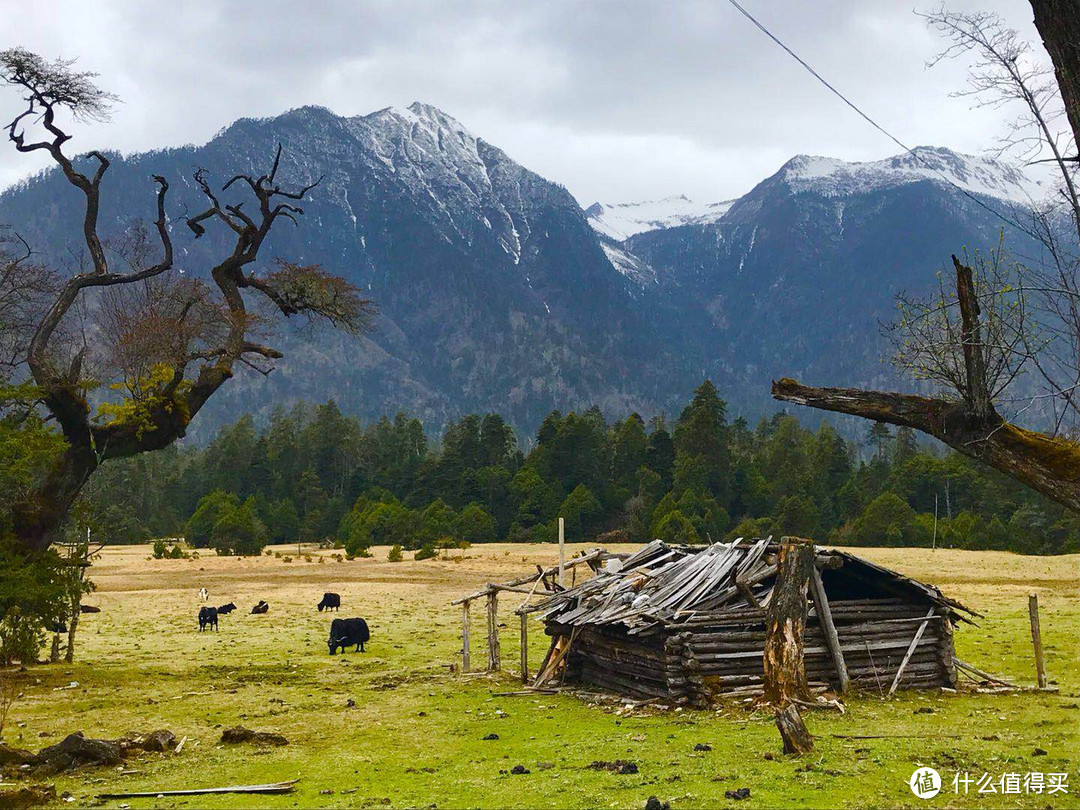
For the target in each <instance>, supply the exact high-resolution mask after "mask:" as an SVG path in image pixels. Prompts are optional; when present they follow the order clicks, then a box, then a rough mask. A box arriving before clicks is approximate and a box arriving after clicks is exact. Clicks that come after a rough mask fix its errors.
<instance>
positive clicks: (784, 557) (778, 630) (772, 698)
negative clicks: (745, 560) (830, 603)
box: [763, 537, 814, 708]
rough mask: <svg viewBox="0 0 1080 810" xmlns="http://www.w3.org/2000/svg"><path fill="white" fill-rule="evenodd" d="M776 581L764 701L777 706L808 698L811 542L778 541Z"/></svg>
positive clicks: (771, 603)
mask: <svg viewBox="0 0 1080 810" xmlns="http://www.w3.org/2000/svg"><path fill="white" fill-rule="evenodd" d="M777 566H778V567H777V571H776V583H775V585H773V593H772V598H771V599H770V600H769V610H768V613H767V615H766V622H765V654H764V662H763V664H764V676H765V683H764V691H765V701H766V702H768V703H772V704H773V705H774V706H777V707H778V708H783V707H785V706H787V705H788V704H789V703H792V702H793V701H794V700H795V699H796V698H807V697H808V695H809V691H810V689H809V686H808V685H807V683H806V666H805V662H804V661H803V630H804V629H805V627H806V592H807V589H808V587H809V582H810V579H811V572H812V571H813V568H814V544H813V543H811V542H809V541H808V540H801V539H799V538H797V537H785V538H783V540H782V541H781V545H780V554H779V558H778V560H777Z"/></svg>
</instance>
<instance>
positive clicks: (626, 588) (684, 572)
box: [528, 538, 971, 706]
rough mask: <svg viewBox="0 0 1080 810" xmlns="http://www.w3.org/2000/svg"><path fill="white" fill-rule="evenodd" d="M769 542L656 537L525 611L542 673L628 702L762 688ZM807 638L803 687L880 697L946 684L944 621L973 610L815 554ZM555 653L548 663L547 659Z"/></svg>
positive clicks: (948, 662) (841, 556) (696, 700)
mask: <svg viewBox="0 0 1080 810" xmlns="http://www.w3.org/2000/svg"><path fill="white" fill-rule="evenodd" d="M778 551H779V544H778V543H775V542H773V541H772V539H771V538H766V539H761V540H750V541H747V540H739V541H736V542H735V543H730V544H725V543H716V544H714V545H710V546H705V547H685V546H671V545H666V544H664V543H661V542H659V541H655V542H653V543H649V544H648V545H646V546H644V547H643V548H642V549H641V550H639V551H637V552H636V553H634V554H632V555H629V556H626V557H625V558H623V559H608V560H607V561H606V562H605V563H604V564H603V566H602V567H601V566H598V567H597V568H598V570H597V571H596V575H595V576H594V577H593V578H591V579H589V580H587V581H585V582H583V583H581V584H579V585H576V586H575V587H572V588H570V589H568V590H564V591H559V592H557V593H554V594H550V595H546V598H545V599H544V600H543V601H542V602H540V603H539V604H535V605H530V606H529V608H528V612H530V613H532V614H533V615H535V616H538V617H540V618H541V619H542V620H543V621H544V624H545V629H546V632H547V633H548V635H550V636H552V637H553V641H552V645H551V649H550V651H549V653H548V657H547V659H546V660H545V663H544V665H542V666H541V676H542V677H543V673H545V672H548V673H552V672H555V671H556V669H558V670H559V678H560V680H561V682H564V683H573V682H577V683H581V684H586V685H592V686H595V687H598V688H600V689H602V690H605V691H614V692H618V693H622V694H626V695H630V696H633V697H636V698H663V699H664V700H665V701H670V702H673V703H678V704H688V705H694V706H705V705H708V704H710V703H711V702H712V701H713V700H714V699H715V698H717V697H720V696H726V695H740V694H744V695H745V694H755V693H759V692H760V691H761V689H762V683H763V672H762V669H763V664H762V661H763V649H764V643H765V620H766V608H767V606H768V604H769V599H770V596H771V594H772V589H773V582H774V580H775V576H776V570H777V562H776V561H777V552H778ZM808 590H809V596H808V599H809V604H808V619H807V624H806V632H805V636H804V645H805V646H804V656H805V664H806V675H807V679H808V680H809V682H810V685H811V687H814V686H815V685H817V686H819V687H831V688H833V689H835V690H837V691H846V690H847V688H848V686H849V684H851V683H854V684H856V685H858V686H860V687H863V688H865V689H867V690H871V691H873V692H880V693H881V694H883V695H884V694H888V693H891V691H894V690H895V689H897V688H931V687H943V686H945V687H955V686H956V668H955V666H954V657H953V629H954V627H955V626H956V624H957V622H958V621H966V619H965V618H964V616H963V614H965V613H967V614H971V611H969V610H968V609H966V608H964V606H963V605H961V604H959V603H958V602H955V601H953V600H951V599H949V598H947V597H946V596H944V595H943V594H942V593H941V591H939V590H938V589H937V588H935V587H933V586H932V585H926V584H923V583H921V582H916V581H915V580H913V579H910V578H908V577H905V576H903V575H901V574H899V573H897V572H895V571H890V570H888V569H886V568H882V567H881V566H878V565H875V564H873V563H871V562H868V561H866V560H863V559H860V558H859V557H856V556H855V555H853V554H849V553H845V552H841V551H832V550H825V549H816V550H815V567H814V572H813V576H812V577H811V581H810V587H809V589H808ZM554 662H559V667H557V668H556V667H555V666H553V663H554Z"/></svg>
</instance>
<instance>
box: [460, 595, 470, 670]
mask: <svg viewBox="0 0 1080 810" xmlns="http://www.w3.org/2000/svg"><path fill="white" fill-rule="evenodd" d="M461 671H462V672H468V671H469V602H468V600H465V601H464V602H462V603H461Z"/></svg>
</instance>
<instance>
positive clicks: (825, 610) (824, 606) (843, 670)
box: [810, 565, 851, 694]
mask: <svg viewBox="0 0 1080 810" xmlns="http://www.w3.org/2000/svg"><path fill="white" fill-rule="evenodd" d="M810 586H811V587H812V588H813V592H814V607H815V609H816V612H817V617H818V624H820V625H821V631H822V633H824V634H825V643H826V644H827V645H828V647H829V655H831V656H832V660H833V666H835V667H836V677H837V680H839V682H840V693H841V694H844V693H845V692H847V690H848V685H849V684H850V682H851V679H850V678H849V677H848V671H847V663H846V662H845V661H844V652H843V650H841V649H840V636H839V635H837V633H836V625H835V624H833V618H832V608H830V607H829V598H828V597H827V596H826V595H825V585H824V583H823V582H822V581H821V572H820V571H818V569H817V565H815V566H814V567H813V569H812V573H811V578H810Z"/></svg>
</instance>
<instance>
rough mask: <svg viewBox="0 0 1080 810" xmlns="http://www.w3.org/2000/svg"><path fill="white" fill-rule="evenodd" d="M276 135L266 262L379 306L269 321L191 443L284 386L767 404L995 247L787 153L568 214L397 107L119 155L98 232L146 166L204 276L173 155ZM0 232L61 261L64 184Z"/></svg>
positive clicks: (319, 114) (39, 184) (280, 397)
mask: <svg viewBox="0 0 1080 810" xmlns="http://www.w3.org/2000/svg"><path fill="white" fill-rule="evenodd" d="M279 143H280V144H282V145H283V147H284V150H285V152H284V158H283V162H282V176H283V178H286V179H287V180H288V182H296V183H309V182H312V181H314V180H315V179H317V178H320V177H321V178H322V182H321V184H320V185H319V186H318V187H317V189H316V190H315V194H314V195H313V197H312V199H311V200H310V202H308V203H306V204H305V211H306V214H305V216H304V217H303V219H302V220H301V222H300V227H299V228H291V227H287V228H278V229H275V231H274V232H273V233H272V234H271V237H270V240H269V242H268V245H267V247H268V250H267V251H266V252H265V254H264V255H265V256H266V257H267V258H269V257H270V256H271V255H274V254H278V255H282V256H286V257H288V258H290V259H293V260H296V261H303V262H307V263H320V264H323V265H324V266H326V267H327V269H329V270H330V271H331V272H338V273H340V274H341V275H343V276H344V277H345V278H346V279H347V280H348V281H350V282H351V283H353V284H355V285H357V286H358V287H361V288H362V289H364V290H365V291H366V293H367V294H368V295H369V296H370V297H371V298H373V299H375V301H376V302H377V303H378V305H379V307H380V310H381V313H382V314H381V316H380V318H379V320H378V323H377V329H376V331H375V332H374V333H373V334H371V335H368V336H366V337H365V338H363V339H361V340H360V341H349V340H346V339H345V338H343V337H342V336H341V335H337V334H328V333H321V332H320V333H318V334H315V335H311V334H307V333H304V332H299V331H295V330H287V331H286V332H285V334H284V335H283V336H282V341H283V344H284V345H283V348H284V349H285V350H286V358H285V360H283V361H282V362H281V363H280V365H279V371H278V372H276V373H275V374H273V375H270V377H269V378H265V379H264V378H262V377H260V376H259V375H252V374H242V375H238V378H237V379H236V380H234V381H233V382H232V383H231V384H230V386H229V387H228V388H229V391H227V392H223V393H222V394H220V395H219V396H218V397H217V398H215V400H213V401H212V403H211V408H210V409H209V410H208V411H206V412H204V414H203V415H200V417H199V419H198V420H197V422H198V423H199V424H198V425H195V426H193V430H194V431H195V432H198V433H200V434H205V433H206V432H207V431H209V432H212V431H213V429H214V426H215V425H216V424H219V423H220V422H221V421H223V420H225V419H227V418H229V414H230V412H231V411H234V410H235V409H236V408H237V407H240V406H241V405H244V406H245V407H250V404H251V403H257V407H256V409H255V410H256V411H257V412H258V413H263V414H265V413H266V412H268V411H269V410H270V409H271V408H272V407H273V406H274V404H276V403H284V404H287V403H290V402H293V401H295V400H297V399H300V398H305V399H316V400H319V399H326V398H328V397H330V396H333V397H334V398H336V399H337V400H338V402H339V404H340V405H341V406H342V408H343V409H344V410H346V411H349V412H352V413H357V414H359V415H361V416H367V417H370V418H375V417H377V416H379V415H381V414H387V413H393V412H394V411H396V410H399V409H401V410H405V411H408V412H410V413H412V414H415V415H418V416H420V417H421V418H422V419H424V421H425V422H428V423H429V424H433V425H441V424H443V423H445V422H446V421H448V420H449V419H453V418H456V417H458V416H460V415H461V414H462V413H465V412H470V411H478V410H496V411H501V412H503V413H504V414H505V415H506V416H507V417H508V419H510V420H511V421H512V422H513V423H514V424H516V425H517V426H519V427H521V428H523V429H525V430H526V431H530V430H531V429H532V428H534V427H535V426H536V425H538V424H539V422H540V420H541V419H542V418H543V417H544V415H546V413H547V412H548V411H550V410H553V409H562V410H566V409H569V408H581V407H587V406H589V405H598V406H600V407H601V408H602V409H603V410H604V411H605V412H606V413H608V414H610V415H613V416H615V415H624V414H625V413H627V412H629V411H631V410H638V411H640V412H641V413H643V414H646V415H652V414H655V413H660V412H664V411H667V410H669V409H672V408H675V407H677V406H678V403H679V402H682V401H685V399H686V397H687V396H688V395H689V393H690V391H692V390H693V388H694V387H696V385H697V384H698V383H699V382H700V381H701V379H702V378H703V377H706V376H707V377H711V378H713V380H714V382H716V383H717V385H718V386H720V387H721V390H723V391H724V392H725V396H726V397H727V398H728V399H729V401H731V402H732V405H733V410H739V411H741V412H744V413H747V414H748V415H751V416H753V415H757V414H761V413H768V412H769V411H770V410H772V409H775V405H774V404H773V403H771V401H770V400H769V398H768V381H769V379H770V377H772V376H780V375H782V374H792V375H802V376H809V377H811V378H813V377H815V375H818V374H819V373H822V372H825V371H830V372H837V371H838V372H839V374H835V375H834V376H833V377H832V378H831V379H827V380H825V381H826V382H833V383H847V384H870V383H874V384H884V383H885V382H889V381H891V379H892V378H891V375H890V374H889V373H884V372H883V370H882V367H881V365H880V362H879V361H880V354H881V350H882V344H881V342H880V341H878V340H875V339H867V335H866V333H867V330H868V329H875V327H876V324H877V322H878V319H879V318H881V317H885V316H887V313H888V311H889V310H890V309H891V301H892V296H893V295H895V293H896V292H898V291H900V290H901V289H911V288H918V287H919V286H920V279H925V281H926V282H927V283H932V282H933V278H934V275H933V270H934V269H936V267H937V266H940V260H941V257H942V256H947V255H948V252H949V251H950V250H955V249H957V247H958V246H959V245H966V244H993V242H991V241H990V235H991V234H992V233H993V232H994V229H995V228H996V227H997V226H998V225H999V224H1000V223H993V222H991V221H990V219H988V217H989V214H988V213H987V212H986V211H985V210H980V209H979V208H978V206H975V205H974V204H972V203H971V201H970V200H968V199H966V198H965V197H964V195H963V194H962V193H961V192H959V191H958V190H957V189H955V188H953V187H951V186H949V185H948V184H945V183H941V182H934V181H933V179H932V178H930V177H926V176H925V171H923V170H922V169H920V168H919V167H918V166H910V165H905V164H904V163H903V162H902V161H900V162H898V163H897V162H895V161H894V162H893V163H889V162H888V161H878V162H871V163H866V164H847V163H844V162H842V161H832V160H829V159H821V158H807V157H805V156H797V157H796V158H793V159H792V161H788V162H787V163H785V164H784V166H782V167H781V168H780V170H778V171H777V172H776V173H774V174H773V175H772V176H770V177H768V178H765V179H763V180H762V181H761V182H760V183H759V184H757V185H756V186H755V187H754V188H753V189H751V190H750V191H749V192H748V193H747V194H745V195H743V196H742V197H739V198H738V199H736V200H734V201H729V202H725V203H722V204H706V205H704V206H702V205H699V204H697V203H693V202H692V201H690V200H688V199H687V198H685V197H676V198H665V199H663V200H659V201H653V202H652V203H650V204H649V206H643V205H642V204H640V203H639V204H622V205H621V206H610V205H605V204H597V205H594V206H590V208H589V209H588V210H582V208H581V206H580V205H579V204H578V203H577V201H576V200H575V199H574V198H573V196H572V195H571V194H570V192H569V191H567V190H566V188H565V187H563V186H562V185H560V184H558V183H555V182H552V181H550V180H548V179H546V178H544V177H542V176H541V175H539V174H537V173H535V172H532V171H530V170H529V169H528V168H526V167H524V166H522V165H521V164H519V163H517V162H516V161H514V160H513V159H511V158H510V157H509V156H508V155H507V154H506V153H505V152H504V151H502V150H501V149H500V148H499V147H497V146H495V145H493V144H491V143H489V142H487V141H485V140H484V139H483V138H482V137H478V136H476V135H474V134H473V133H471V132H470V131H469V130H468V129H467V128H466V127H465V126H464V125H462V124H461V123H460V122H459V121H458V120H457V119H455V118H453V117H452V116H450V115H448V114H446V113H445V112H443V111H442V110H439V109H438V108H436V107H434V106H432V105H428V104H424V103H422V102H414V103H413V104H411V105H409V107H406V108H399V107H386V108H383V109H381V110H376V111H374V112H372V113H368V114H366V115H358V116H339V115H336V114H335V113H334V112H333V111H331V110H328V109H326V108H324V107H316V106H308V107H298V108H295V109H293V110H290V111H287V112H285V113H283V114H281V115H279V116H273V117H268V118H243V119H238V120H237V121H234V122H233V123H232V124H230V125H229V126H227V127H225V128H223V129H222V130H221V131H220V132H219V133H218V134H217V135H216V136H215V137H214V138H212V139H211V140H210V141H208V142H207V143H206V144H203V145H201V146H185V147H177V148H173V149H166V150H157V151H154V152H148V153H141V154H135V155H128V156H118V158H117V159H116V160H115V161H114V164H113V167H112V168H111V169H110V172H109V174H108V175H107V179H106V186H105V188H106V189H107V191H106V194H105V197H104V199H103V207H102V219H101V221H102V227H103V229H104V230H105V231H106V232H107V233H110V234H112V235H114V236H115V235H118V234H120V233H122V232H123V231H124V230H125V229H126V228H128V227H130V225H131V223H132V220H133V216H134V215H135V214H138V215H140V216H147V215H149V213H150V208H151V202H152V188H151V186H150V184H149V182H148V177H149V175H150V174H151V173H159V174H163V175H165V176H166V177H169V178H170V180H171V181H174V184H173V189H172V190H171V192H170V195H171V196H170V203H169V205H170V208H169V216H170V228H171V229H172V232H173V235H174V240H175V241H176V243H177V255H178V265H179V266H181V267H182V268H183V269H184V270H185V271H186V272H193V273H199V272H205V267H206V266H207V262H208V261H209V259H210V257H211V256H212V255H213V252H214V251H215V250H218V251H220V250H221V249H222V248H223V246H224V245H225V243H226V242H225V239H226V235H225V234H221V233H208V234H207V237H206V238H204V239H202V240H199V241H198V242H193V241H192V240H191V239H190V234H187V233H185V231H186V229H184V228H183V227H179V226H181V225H182V221H181V217H182V216H183V213H184V211H185V210H187V211H190V210H197V208H196V207H197V206H199V205H200V204H201V202H202V201H201V199H200V197H199V193H198V190H197V189H196V188H195V187H194V186H193V185H192V183H191V182H190V173H191V169H192V167H194V166H203V167H205V168H206V169H207V170H208V171H209V172H211V174H212V176H213V177H215V178H217V180H218V182H219V183H220V181H221V179H222V178H225V177H229V176H232V175H233V174H235V173H237V172H240V171H261V170H262V169H263V168H264V165H263V164H264V163H265V162H266V161H268V159H269V158H270V157H272V154H273V151H274V149H275V148H276V146H277V144H279ZM926 153H927V157H926V158H924V159H926V160H929V159H930V157H933V158H934V159H935V160H937V161H938V162H939V163H940V164H941V165H942V166H944V167H945V168H947V169H949V170H950V171H952V172H953V173H954V174H956V173H957V172H964V173H965V177H966V180H965V177H960V179H961V180H964V181H965V182H968V183H969V184H971V185H972V187H975V185H977V184H981V186H980V187H984V188H989V189H991V190H993V189H995V188H996V189H998V190H999V191H1000V190H1001V189H1002V188H1004V186H1003V185H1002V184H1007V183H1008V182H1009V179H1010V176H1009V175H1008V174H1007V173H1004V172H996V171H992V168H993V167H992V166H991V164H989V163H985V162H979V163H969V162H964V161H961V162H960V163H957V161H956V160H955V159H954V158H953V156H955V155H957V153H953V152H950V151H949V150H942V149H932V150H926ZM972 160H979V161H981V160H982V159H976V158H972ZM852 167H855V168H852ZM860 167H861V168H860ZM868 172H871V173H873V174H875V175H876V178H871V179H874V180H875V182H869V181H868V180H867V173H868ZM957 176H958V177H959V174H957ZM939 179H940V178H939ZM1012 179H1013V180H1016V182H1017V184H1019V180H1018V179H1017V178H1012ZM878 181H880V182H878ZM886 181H887V182H886ZM995 183H997V184H998V185H996V186H995V185H994V184H995ZM672 205H674V210H672ZM612 211H614V212H615V214H617V215H618V216H620V217H621V221H620V223H619V227H618V228H616V227H613V226H612V222H613V220H612V219H610V217H611V215H612ZM605 216H607V217H609V219H608V220H607V221H606V222H605V221H604V217H605ZM0 221H3V222H6V223H9V224H11V225H13V226H15V227H16V228H17V229H19V231H20V232H21V233H23V234H24V235H25V236H27V237H28V238H29V239H30V241H31V244H33V245H34V246H35V249H36V250H38V251H39V252H40V253H41V254H42V255H43V256H44V257H46V258H47V259H51V260H53V261H58V262H59V261H63V260H64V257H65V256H68V255H71V254H70V252H69V247H70V246H71V245H75V246H77V244H78V242H77V237H78V228H77V222H78V221H79V209H78V196H77V194H75V193H73V191H72V190H71V189H70V187H68V186H67V185H66V183H65V182H64V181H63V179H62V178H61V177H59V175H58V173H57V172H56V171H52V172H47V173H45V174H43V175H40V176H38V177H37V178H34V179H32V180H30V181H28V182H26V183H24V184H20V185H19V187H17V188H12V189H9V190H7V191H5V192H2V193H0ZM56 222H67V223H71V226H70V227H69V228H66V229H64V230H63V231H61V230H60V229H57V228H56V227H55V223H56ZM605 226H606V227H605ZM619 228H622V230H619ZM630 230H632V232H631V233H630V235H629V236H627V237H626V238H624V239H621V240H620V239H617V238H615V237H616V236H619V235H621V234H622V233H624V232H628V231H630ZM875 263H876V264H877V265H878V270H877V273H876V275H874V276H868V275H867V272H866V268H867V267H874V266H875ZM200 268H201V269H200ZM823 316H824V317H823Z"/></svg>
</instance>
